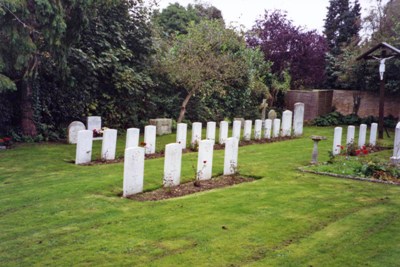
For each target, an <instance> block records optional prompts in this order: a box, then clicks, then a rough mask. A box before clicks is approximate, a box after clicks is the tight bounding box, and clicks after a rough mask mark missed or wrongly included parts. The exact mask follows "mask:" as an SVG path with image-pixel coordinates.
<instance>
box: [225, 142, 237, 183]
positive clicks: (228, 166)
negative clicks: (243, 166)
mask: <svg viewBox="0 0 400 267" xmlns="http://www.w3.org/2000/svg"><path fill="white" fill-rule="evenodd" d="M238 153H239V140H238V139H237V138H234V137H231V138H228V139H227V140H226V143H225V157H224V175H233V174H235V173H236V172H237V165H238Z"/></svg>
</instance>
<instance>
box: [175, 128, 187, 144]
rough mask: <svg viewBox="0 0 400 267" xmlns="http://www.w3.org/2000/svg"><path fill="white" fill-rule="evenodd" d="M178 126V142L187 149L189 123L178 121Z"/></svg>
mask: <svg viewBox="0 0 400 267" xmlns="http://www.w3.org/2000/svg"><path fill="white" fill-rule="evenodd" d="M176 127H177V128H176V142H177V143H178V144H180V145H181V147H182V149H186V138H187V124H186V123H178V124H177V126H176Z"/></svg>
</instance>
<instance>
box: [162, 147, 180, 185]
mask: <svg viewBox="0 0 400 267" xmlns="http://www.w3.org/2000/svg"><path fill="white" fill-rule="evenodd" d="M181 162H182V146H181V145H180V144H178V143H174V144H168V145H166V146H165V158H164V178H163V184H164V186H165V187H170V186H177V185H179V184H180V181H181Z"/></svg>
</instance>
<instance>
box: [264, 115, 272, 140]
mask: <svg viewBox="0 0 400 267" xmlns="http://www.w3.org/2000/svg"><path fill="white" fill-rule="evenodd" d="M271 130H272V120H271V119H266V120H265V123H264V138H265V139H271Z"/></svg>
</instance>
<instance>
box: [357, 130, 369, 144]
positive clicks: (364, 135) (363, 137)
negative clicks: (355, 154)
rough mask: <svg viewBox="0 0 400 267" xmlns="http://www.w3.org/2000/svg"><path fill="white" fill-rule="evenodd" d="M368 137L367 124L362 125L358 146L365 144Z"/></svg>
mask: <svg viewBox="0 0 400 267" xmlns="http://www.w3.org/2000/svg"><path fill="white" fill-rule="evenodd" d="M366 139H367V125H366V124H361V125H360V132H359V133H358V146H359V147H362V146H364V145H365V140H366Z"/></svg>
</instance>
